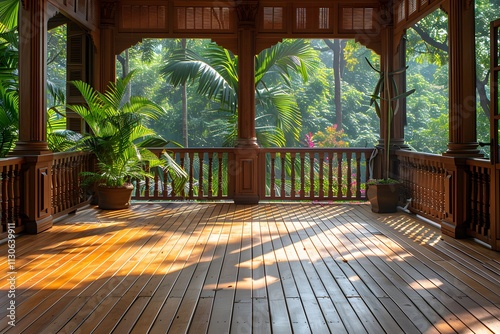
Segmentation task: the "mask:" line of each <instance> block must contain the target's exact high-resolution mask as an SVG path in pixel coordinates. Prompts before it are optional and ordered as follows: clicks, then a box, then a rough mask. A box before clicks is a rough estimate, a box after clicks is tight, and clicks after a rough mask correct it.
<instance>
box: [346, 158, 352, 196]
mask: <svg viewBox="0 0 500 334" xmlns="http://www.w3.org/2000/svg"><path fill="white" fill-rule="evenodd" d="M346 158H347V198H348V199H351V198H352V189H351V187H352V175H351V174H352V167H351V161H352V154H349V153H346Z"/></svg>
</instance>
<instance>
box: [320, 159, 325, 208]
mask: <svg viewBox="0 0 500 334" xmlns="http://www.w3.org/2000/svg"><path fill="white" fill-rule="evenodd" d="M318 160H319V161H318V163H319V166H318V167H319V175H318V178H319V189H318V197H319V198H320V199H323V198H325V190H324V188H323V187H324V184H325V182H324V181H323V178H324V172H323V168H324V166H323V164H324V163H325V153H324V152H318Z"/></svg>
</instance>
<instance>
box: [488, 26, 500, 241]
mask: <svg viewBox="0 0 500 334" xmlns="http://www.w3.org/2000/svg"><path fill="white" fill-rule="evenodd" d="M499 45H500V19H498V20H496V21H494V22H492V23H491V85H490V90H491V91H490V92H491V95H490V96H491V107H490V120H491V123H490V124H491V126H490V135H491V154H490V156H491V164H492V171H491V205H490V214H491V215H490V217H491V226H490V232H491V246H492V247H493V248H494V249H497V250H500V141H499V135H500V134H499V132H498V131H499V127H498V123H499V121H500V104H499V100H500V87H499V77H500V48H499Z"/></svg>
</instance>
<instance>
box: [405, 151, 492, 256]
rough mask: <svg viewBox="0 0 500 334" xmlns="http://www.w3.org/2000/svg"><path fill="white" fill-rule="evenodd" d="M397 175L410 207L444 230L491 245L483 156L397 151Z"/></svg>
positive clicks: (488, 170) (488, 172)
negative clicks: (462, 156) (457, 156)
mask: <svg viewBox="0 0 500 334" xmlns="http://www.w3.org/2000/svg"><path fill="white" fill-rule="evenodd" d="M396 154H397V156H398V159H399V178H400V180H401V181H402V182H403V186H404V187H403V188H404V192H405V197H406V198H407V199H408V200H409V207H408V208H409V210H410V211H411V212H413V213H416V214H420V215H422V216H424V217H426V218H428V219H430V220H432V221H434V222H436V223H439V224H440V225H441V230H442V232H443V233H444V234H448V235H452V236H454V237H465V236H468V237H473V238H476V239H479V240H481V241H483V242H485V243H487V244H489V245H491V246H492V247H495V242H496V240H492V233H491V231H492V228H496V227H495V226H492V224H500V222H494V221H492V219H491V214H490V212H491V203H490V196H491V191H492V188H491V182H490V181H491V172H492V165H491V164H490V162H489V161H488V160H484V159H465V158H453V157H447V156H441V155H433V154H426V153H417V152H411V151H398V152H397V153H396Z"/></svg>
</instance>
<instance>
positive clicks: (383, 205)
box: [365, 58, 415, 213]
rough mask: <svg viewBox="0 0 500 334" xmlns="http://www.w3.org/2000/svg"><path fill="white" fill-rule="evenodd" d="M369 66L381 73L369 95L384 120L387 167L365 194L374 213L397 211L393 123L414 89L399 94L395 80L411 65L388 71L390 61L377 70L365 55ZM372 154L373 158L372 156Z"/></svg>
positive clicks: (370, 183) (379, 115) (397, 183)
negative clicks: (392, 175) (392, 169)
mask: <svg viewBox="0 0 500 334" xmlns="http://www.w3.org/2000/svg"><path fill="white" fill-rule="evenodd" d="M365 59H366V61H367V62H368V65H370V67H371V68H372V69H373V70H374V71H375V72H377V73H378V74H379V79H378V81H377V84H376V85H375V89H374V91H373V93H372V95H370V106H372V105H373V106H374V108H375V111H376V113H377V116H378V117H379V119H381V120H383V121H385V124H384V125H385V130H386V131H387V132H386V134H385V140H384V164H383V166H384V170H383V175H382V178H380V179H373V178H372V179H370V180H368V182H367V184H366V185H367V191H366V196H367V197H368V200H369V201H370V203H371V205H372V211H373V212H379V213H383V212H396V211H397V204H398V201H399V187H400V183H399V181H397V180H394V179H391V178H390V177H389V175H390V174H389V173H390V150H391V125H392V120H393V118H394V115H395V114H396V113H397V112H398V109H399V103H400V100H401V99H403V98H406V97H407V96H409V95H411V94H413V93H414V92H415V89H411V90H409V91H406V92H403V93H398V86H397V84H396V81H395V80H394V76H395V75H399V74H402V73H404V72H405V71H406V70H407V69H408V67H404V68H402V69H399V70H396V71H394V72H389V70H388V69H389V66H388V63H386V66H384V69H377V68H376V67H375V66H373V65H372V63H371V62H370V61H369V60H368V58H365ZM373 158H374V156H372V158H371V159H373Z"/></svg>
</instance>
